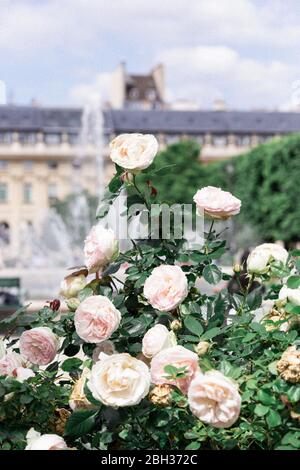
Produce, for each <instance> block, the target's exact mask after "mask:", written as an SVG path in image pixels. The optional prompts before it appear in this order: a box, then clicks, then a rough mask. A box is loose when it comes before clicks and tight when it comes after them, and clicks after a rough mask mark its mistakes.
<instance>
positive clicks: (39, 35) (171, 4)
mask: <svg viewBox="0 0 300 470" xmlns="http://www.w3.org/2000/svg"><path fill="white" fill-rule="evenodd" d="M299 22H300V2H299V1H297V0H284V1H283V0H261V1H258V0H257V1H255V0H164V1H163V2H162V1H161V0H151V1H149V0H36V1H34V0H0V58H1V59H0V80H3V81H4V82H5V84H6V88H7V91H8V93H9V94H11V93H13V97H14V101H15V102H16V103H29V102H30V100H31V99H32V98H36V99H37V100H38V101H40V102H41V103H42V104H49V105H77V104H82V103H83V102H84V101H85V100H86V99H88V97H89V96H90V95H91V94H92V95H94V94H95V93H101V94H102V96H103V97H104V98H106V95H107V89H108V81H109V73H110V72H111V71H112V70H113V69H114V68H115V67H116V65H117V64H118V63H119V62H120V61H126V63H127V68H128V70H129V71H131V72H143V71H147V70H149V69H150V68H151V67H152V66H153V65H154V64H155V63H157V62H159V61H161V62H163V63H164V64H165V67H166V84H167V92H168V99H169V100H170V101H172V100H178V99H188V100H193V101H196V102H197V103H198V105H199V106H200V107H203V108H209V107H211V105H212V102H213V101H214V99H216V98H223V99H225V100H226V102H227V103H228V106H229V107H230V108H237V109H238V108H239V109H240V108H251V109H252V108H270V109H271V108H276V107H280V108H282V109H288V108H290V107H291V106H294V105H295V103H296V104H297V102H298V101H297V96H296V95H298V94H299V95H300V93H298V92H297V90H298V89H300V66H299V44H300V27H299ZM295 90H296V91H295ZM295 96H296V98H295Z"/></svg>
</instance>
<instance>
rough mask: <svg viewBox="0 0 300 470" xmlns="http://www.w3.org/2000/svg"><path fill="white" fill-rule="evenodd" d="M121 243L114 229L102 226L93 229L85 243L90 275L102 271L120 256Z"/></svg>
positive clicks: (98, 225)
mask: <svg viewBox="0 0 300 470" xmlns="http://www.w3.org/2000/svg"><path fill="white" fill-rule="evenodd" d="M118 250H119V243H118V241H117V240H116V237H115V233H114V231H113V230H112V229H106V228H104V227H102V226H101V225H100V224H97V225H94V227H92V228H91V230H90V232H89V234H88V236H87V237H86V239H85V241H84V249H83V251H84V259H85V264H86V267H87V268H88V270H89V273H90V274H92V273H96V272H99V271H102V269H103V268H105V267H106V266H107V264H108V263H110V261H112V259H113V258H115V257H116V256H117V254H118Z"/></svg>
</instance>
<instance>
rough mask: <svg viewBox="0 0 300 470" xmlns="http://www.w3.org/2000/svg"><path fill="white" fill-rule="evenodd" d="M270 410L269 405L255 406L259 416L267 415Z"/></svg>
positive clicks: (255, 411)
mask: <svg viewBox="0 0 300 470" xmlns="http://www.w3.org/2000/svg"><path fill="white" fill-rule="evenodd" d="M268 411H269V408H268V407H267V406H264V405H260V404H258V405H256V407H255V408H254V413H255V414H256V415H257V416H260V417H261V416H265V415H266V414H267V413H268Z"/></svg>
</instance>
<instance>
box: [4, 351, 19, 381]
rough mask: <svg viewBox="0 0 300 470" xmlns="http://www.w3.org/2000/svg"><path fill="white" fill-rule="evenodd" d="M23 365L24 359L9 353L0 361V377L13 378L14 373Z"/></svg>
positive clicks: (16, 354) (14, 353)
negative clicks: (7, 376)
mask: <svg viewBox="0 0 300 470" xmlns="http://www.w3.org/2000/svg"><path fill="white" fill-rule="evenodd" d="M23 365H24V359H23V358H22V356H21V355H20V354H18V353H16V352H14V351H12V352H9V353H7V354H5V356H3V357H2V359H0V375H9V376H13V375H14V371H15V370H16V369H17V368H18V367H22V366H23Z"/></svg>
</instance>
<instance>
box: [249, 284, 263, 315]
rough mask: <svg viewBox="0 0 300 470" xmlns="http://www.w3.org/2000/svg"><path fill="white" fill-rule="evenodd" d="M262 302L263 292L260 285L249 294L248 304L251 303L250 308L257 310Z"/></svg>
mask: <svg viewBox="0 0 300 470" xmlns="http://www.w3.org/2000/svg"><path fill="white" fill-rule="evenodd" d="M261 303H262V294H261V289H260V287H259V288H258V289H254V290H253V291H252V292H251V293H250V294H249V295H248V296H247V304H248V305H249V308H250V310H255V309H257V308H258V307H260V306H261Z"/></svg>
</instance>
